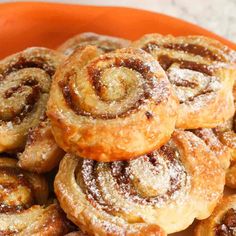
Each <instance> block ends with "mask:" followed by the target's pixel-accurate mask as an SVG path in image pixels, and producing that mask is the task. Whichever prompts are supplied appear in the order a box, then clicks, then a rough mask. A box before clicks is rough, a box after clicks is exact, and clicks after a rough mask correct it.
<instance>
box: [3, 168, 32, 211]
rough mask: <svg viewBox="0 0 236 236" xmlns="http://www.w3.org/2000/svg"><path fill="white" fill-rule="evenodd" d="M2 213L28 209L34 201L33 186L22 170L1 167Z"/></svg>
mask: <svg viewBox="0 0 236 236" xmlns="http://www.w3.org/2000/svg"><path fill="white" fill-rule="evenodd" d="M0 172H1V175H0V213H15V212H21V211H23V210H25V209H28V208H29V207H30V206H31V205H32V204H33V202H34V199H33V197H32V194H33V193H32V186H31V184H30V183H29V181H28V180H27V179H26V178H25V177H24V175H23V173H22V171H20V170H18V169H17V168H12V167H0Z"/></svg>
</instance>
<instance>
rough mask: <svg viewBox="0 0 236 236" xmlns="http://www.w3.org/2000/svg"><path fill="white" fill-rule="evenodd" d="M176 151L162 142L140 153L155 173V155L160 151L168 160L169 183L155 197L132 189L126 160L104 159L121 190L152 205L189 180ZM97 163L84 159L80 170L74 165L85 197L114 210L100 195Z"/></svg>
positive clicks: (167, 197) (133, 199)
mask: <svg viewBox="0 0 236 236" xmlns="http://www.w3.org/2000/svg"><path fill="white" fill-rule="evenodd" d="M177 153H178V151H177V150H174V149H173V148H172V147H169V146H164V147H162V148H161V149H160V150H159V151H155V152H153V153H150V154H147V155H145V156H142V157H139V158H140V159H143V160H144V161H145V162H149V163H150V164H151V165H152V166H153V168H154V169H155V171H156V173H157V174H158V172H159V171H160V170H159V167H160V166H159V163H158V159H157V156H158V155H162V157H161V158H165V160H166V161H167V167H168V172H169V175H170V186H169V187H168V189H167V190H166V193H164V194H163V195H158V196H155V197H147V196H142V195H141V194H140V193H138V191H137V190H136V189H135V187H134V186H133V184H132V173H131V172H130V166H129V164H130V163H129V162H127V161H117V162H112V163H107V164H106V165H107V168H109V171H110V172H111V175H112V176H113V178H114V180H115V183H116V185H115V187H116V189H117V190H118V192H119V193H120V194H122V195H123V196H125V198H129V200H131V201H133V202H134V203H137V204H142V205H143V204H144V205H155V204H158V203H160V202H164V201H167V200H168V199H172V198H173V197H174V195H175V194H176V192H178V191H180V190H181V188H182V187H183V186H182V183H183V179H185V181H184V182H185V185H187V184H188V176H187V173H186V171H185V170H184V167H183V166H182V165H181V164H180V162H179V160H178V155H179V154H177ZM98 165H100V163H99V162H96V161H92V160H83V161H82V164H81V165H80V168H81V170H78V169H77V171H78V172H80V173H81V174H80V177H81V178H80V179H82V180H83V183H82V189H83V190H84V193H86V194H87V197H88V199H89V200H90V201H92V202H94V201H96V202H97V204H99V206H100V207H101V208H102V209H103V210H105V211H107V212H111V211H112V210H113V206H112V205H109V204H107V203H106V201H105V200H104V198H103V189H102V188H100V186H99V181H98V176H97V166H98ZM176 170H178V171H176ZM80 184H81V183H80ZM116 208H117V207H116ZM116 211H117V209H116Z"/></svg>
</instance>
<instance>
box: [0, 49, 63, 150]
mask: <svg viewBox="0 0 236 236" xmlns="http://www.w3.org/2000/svg"><path fill="white" fill-rule="evenodd" d="M61 60H62V56H61V55H60V54H59V53H58V52H56V51H53V50H50V49H46V48H28V49H26V50H24V51H22V52H19V53H16V54H14V55H11V56H9V57H7V58H5V59H3V60H1V61H0V80H1V83H0V107H1V108H0V152H4V151H5V152H7V151H14V150H16V149H17V150H18V149H21V150H22V149H23V147H24V145H25V142H26V138H27V134H28V131H29V129H30V128H32V127H34V126H36V125H38V123H39V121H40V117H42V116H43V115H44V113H45V110H46V103H47V99H48V93H49V90H50V85H51V77H52V76H53V75H54V73H55V70H56V67H57V66H58V64H59V63H60V62H61Z"/></svg>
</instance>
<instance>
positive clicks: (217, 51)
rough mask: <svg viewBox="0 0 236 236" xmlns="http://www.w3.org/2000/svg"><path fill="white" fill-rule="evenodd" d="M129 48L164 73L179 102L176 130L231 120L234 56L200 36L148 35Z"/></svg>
mask: <svg viewBox="0 0 236 236" xmlns="http://www.w3.org/2000/svg"><path fill="white" fill-rule="evenodd" d="M131 46H133V47H138V48H142V49H144V50H146V51H147V52H149V53H151V54H152V55H153V56H154V57H155V58H156V59H157V60H158V61H159V63H160V64H161V66H162V67H163V68H164V69H165V71H166V72H167V74H168V77H169V80H170V82H171V83H172V85H173V87H174V89H175V91H176V94H177V97H178V98H179V100H180V109H179V114H178V119H177V123H176V127H178V128H183V129H197V128H214V127H216V126H217V125H218V124H220V123H222V122H224V121H226V120H228V119H229V118H230V117H232V115H233V113H234V105H233V96H232V93H231V92H230V91H232V89H233V83H234V78H235V77H236V56H235V52H233V51H231V50H230V49H228V48H227V47H226V46H224V45H222V44H221V43H220V42H218V41H216V40H213V39H210V38H206V37H203V36H185V37H173V36H171V35H167V36H162V35H159V34H150V35H145V36H143V37H142V38H141V39H139V40H137V41H135V42H134V43H133V44H132V45H131Z"/></svg>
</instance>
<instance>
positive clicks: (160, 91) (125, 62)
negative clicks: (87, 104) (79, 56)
mask: <svg viewBox="0 0 236 236" xmlns="http://www.w3.org/2000/svg"><path fill="white" fill-rule="evenodd" d="M113 59H114V58H112V57H109V56H104V57H102V58H99V59H97V60H95V61H93V62H92V63H91V64H90V65H89V66H88V68H87V71H88V76H89V78H88V80H89V81H91V85H92V86H93V88H94V91H95V93H96V94H97V96H98V97H99V99H100V100H101V101H103V102H106V100H104V99H103V98H102V92H103V88H104V86H103V84H102V83H101V81H100V77H101V76H102V73H103V71H104V70H106V69H110V68H119V67H126V68H128V69H132V70H135V71H137V72H138V73H140V74H141V76H142V77H143V78H145V79H146V84H145V83H143V85H142V88H143V94H142V95H141V97H140V99H138V100H137V101H136V102H135V103H134V104H133V105H132V106H131V107H128V108H127V109H125V110H123V111H121V112H119V113H117V114H115V115H112V114H97V115H94V114H92V113H91V112H87V111H84V110H82V109H80V108H79V107H78V104H74V102H73V98H72V95H71V94H72V93H73V88H71V87H70V85H69V82H70V78H73V77H74V76H76V72H75V71H74V70H73V69H72V70H71V71H70V72H69V73H67V74H66V75H65V80H64V81H59V82H58V85H59V87H60V88H61V90H62V93H63V96H64V99H65V101H66V103H67V105H68V106H69V107H70V108H71V109H72V110H73V111H74V112H75V113H76V114H77V115H82V116H91V117H93V118H101V119H116V118H117V117H126V116H128V115H130V114H131V113H133V112H135V111H136V110H138V108H139V106H140V105H142V104H144V103H145V101H147V99H153V100H154V101H155V104H157V105H158V104H160V103H161V102H163V101H165V100H166V99H168V96H169V91H167V90H165V89H164V88H165V87H166V85H167V83H166V82H165V81H160V82H158V83H157V81H155V75H154V73H153V72H152V71H151V67H150V65H145V64H144V62H142V61H141V60H140V59H132V58H124V59H120V58H115V61H114V62H112V64H110V63H109V61H112V60H113ZM101 60H102V61H103V62H108V64H107V65H106V66H104V67H103V68H102V70H101V69H99V68H98V69H97V68H96V67H97V64H98V63H99V62H101ZM104 89H105V88H104ZM108 102H109V101H108Z"/></svg>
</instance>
